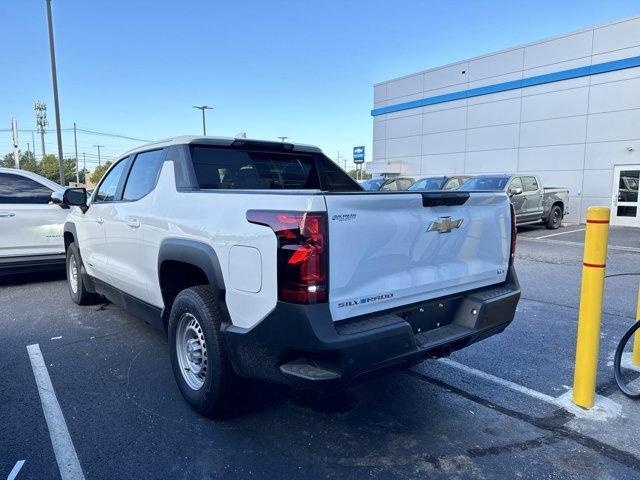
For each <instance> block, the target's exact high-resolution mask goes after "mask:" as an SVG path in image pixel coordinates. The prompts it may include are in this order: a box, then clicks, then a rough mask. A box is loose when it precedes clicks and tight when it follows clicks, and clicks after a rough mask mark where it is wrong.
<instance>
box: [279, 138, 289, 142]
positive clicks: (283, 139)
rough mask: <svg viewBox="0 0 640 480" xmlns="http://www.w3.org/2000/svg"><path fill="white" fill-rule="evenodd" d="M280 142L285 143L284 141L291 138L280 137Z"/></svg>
mask: <svg viewBox="0 0 640 480" xmlns="http://www.w3.org/2000/svg"><path fill="white" fill-rule="evenodd" d="M278 138H279V139H280V140H282V143H284V141H285V140H286V139H287V138H289V137H278Z"/></svg>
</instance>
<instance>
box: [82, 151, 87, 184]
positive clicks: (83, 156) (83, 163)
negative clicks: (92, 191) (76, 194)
mask: <svg viewBox="0 0 640 480" xmlns="http://www.w3.org/2000/svg"><path fill="white" fill-rule="evenodd" d="M82 173H83V174H84V185H85V187H86V186H87V157H86V155H85V154H84V152H82Z"/></svg>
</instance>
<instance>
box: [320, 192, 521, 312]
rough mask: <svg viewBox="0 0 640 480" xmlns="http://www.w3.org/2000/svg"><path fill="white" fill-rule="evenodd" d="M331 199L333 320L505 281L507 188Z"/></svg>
mask: <svg viewBox="0 0 640 480" xmlns="http://www.w3.org/2000/svg"><path fill="white" fill-rule="evenodd" d="M325 199H326V204H327V213H328V219H329V302H330V308H331V313H332V316H333V319H334V320H341V319H344V318H349V317H353V316H358V315H363V314H367V313H371V312H375V311H379V310H385V309H388V308H393V307H398V306H403V305H407V304H411V303H414V302H419V301H424V300H427V299H431V298H438V297H442V296H445V295H450V294H453V293H458V292H461V291H467V290H471V289H475V288H480V287H484V286H487V285H492V284H496V283H500V282H504V281H505V279H506V272H507V267H508V262H509V249H510V238H511V237H510V235H511V223H510V222H511V213H510V207H509V200H508V198H507V196H506V194H504V193H485V192H471V193H470V194H469V193H467V192H428V193H409V192H406V193H405V192H403V193H394V192H389V193H377V192H376V193H371V192H367V193H364V194H328V195H326V196H325ZM465 199H466V200H465Z"/></svg>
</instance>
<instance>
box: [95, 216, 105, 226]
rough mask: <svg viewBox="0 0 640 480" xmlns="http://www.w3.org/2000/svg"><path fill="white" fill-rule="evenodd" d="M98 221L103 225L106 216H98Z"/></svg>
mask: <svg viewBox="0 0 640 480" xmlns="http://www.w3.org/2000/svg"><path fill="white" fill-rule="evenodd" d="M96 222H98V223H99V224H100V225H102V224H103V223H104V218H102V217H98V218H96Z"/></svg>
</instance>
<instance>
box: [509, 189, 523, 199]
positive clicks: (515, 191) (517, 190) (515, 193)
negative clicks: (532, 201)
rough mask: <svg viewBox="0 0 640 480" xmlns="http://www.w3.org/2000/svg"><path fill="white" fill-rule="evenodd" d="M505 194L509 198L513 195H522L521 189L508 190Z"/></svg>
mask: <svg viewBox="0 0 640 480" xmlns="http://www.w3.org/2000/svg"><path fill="white" fill-rule="evenodd" d="M507 193H508V195H509V196H510V197H513V196H514V195H520V194H522V188H521V187H516V188H510V189H509V191H508V192H507Z"/></svg>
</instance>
